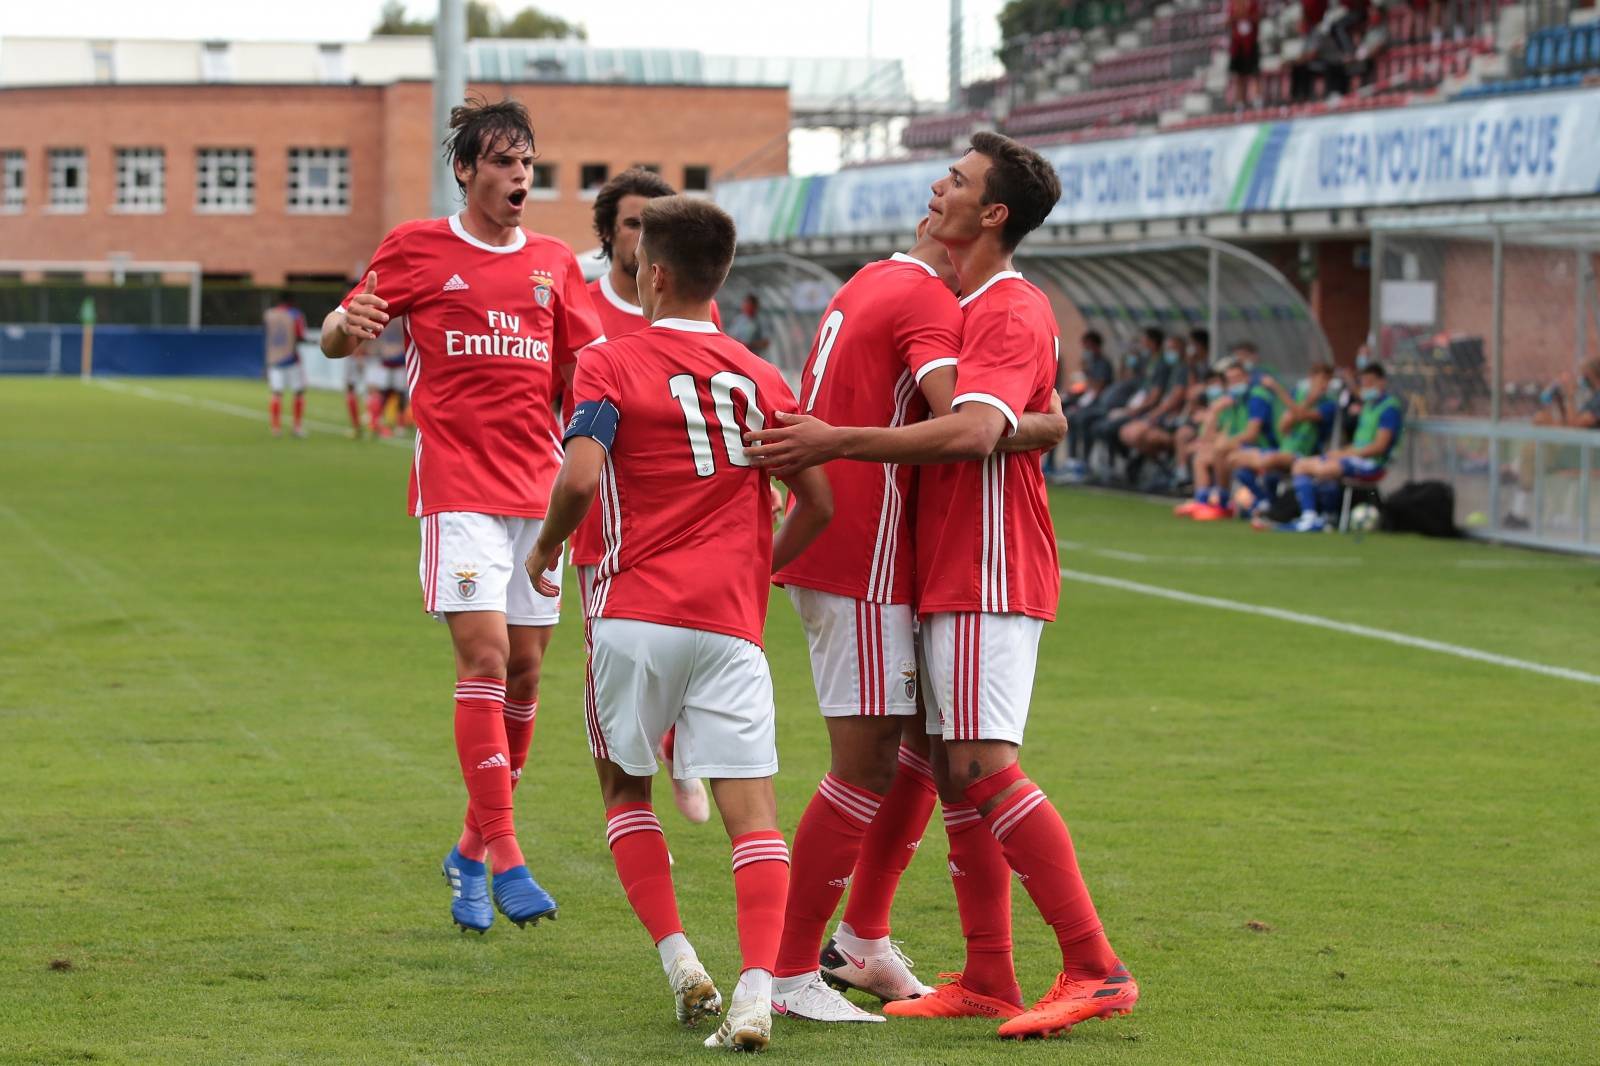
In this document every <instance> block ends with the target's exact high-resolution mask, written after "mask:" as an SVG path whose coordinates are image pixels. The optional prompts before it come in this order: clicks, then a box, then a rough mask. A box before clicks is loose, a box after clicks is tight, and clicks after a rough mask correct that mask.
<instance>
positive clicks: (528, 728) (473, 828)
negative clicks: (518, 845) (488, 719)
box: [456, 700, 539, 862]
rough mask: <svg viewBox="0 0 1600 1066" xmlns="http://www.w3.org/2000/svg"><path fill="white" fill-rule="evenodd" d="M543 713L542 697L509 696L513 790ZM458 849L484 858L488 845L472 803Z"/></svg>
mask: <svg viewBox="0 0 1600 1066" xmlns="http://www.w3.org/2000/svg"><path fill="white" fill-rule="evenodd" d="M538 715H539V701H538V700H526V701H523V700H507V701H506V709H505V719H506V747H507V748H509V749H510V750H509V751H508V752H507V754H508V755H509V756H510V758H511V790H512V791H513V792H515V791H516V788H517V784H518V782H520V781H521V780H522V768H523V767H524V766H526V765H527V762H528V748H529V747H531V746H532V744H533V724H534V721H535V719H537V717H538ZM456 850H457V851H459V852H460V853H461V857H462V858H463V859H472V860H474V861H476V862H482V861H483V856H484V854H485V852H486V849H485V847H484V844H483V832H482V831H481V830H480V829H479V828H478V821H477V819H476V818H474V817H473V816H472V805H471V804H470V803H469V804H468V805H467V816H466V818H465V819H464V820H463V822H462V828H461V839H460V840H459V841H458V842H457V843H456Z"/></svg>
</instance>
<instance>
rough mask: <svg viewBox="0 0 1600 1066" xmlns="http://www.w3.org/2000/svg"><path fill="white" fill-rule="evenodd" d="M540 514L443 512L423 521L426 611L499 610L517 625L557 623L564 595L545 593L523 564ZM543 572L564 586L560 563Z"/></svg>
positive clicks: (421, 571) (540, 523)
mask: <svg viewBox="0 0 1600 1066" xmlns="http://www.w3.org/2000/svg"><path fill="white" fill-rule="evenodd" d="M543 525H544V522H543V520H541V519H538V518H514V517H508V516H505V515H492V514H476V513H473V512H471V511H444V512H441V513H439V514H431V515H424V516H423V519H422V564H421V566H420V567H419V568H418V572H419V574H420V576H421V578H422V609H423V610H424V611H427V612H428V613H430V614H433V615H435V616H437V615H445V614H451V613H453V612H456V611H500V612H501V613H503V614H504V615H505V616H506V624H507V625H513V626H553V625H555V624H556V622H558V621H560V619H561V598H560V597H559V596H557V597H554V598H551V597H548V596H541V595H540V594H539V592H538V590H537V589H535V588H534V587H533V582H532V581H531V580H530V579H529V578H528V571H527V570H526V569H525V568H524V567H523V563H524V562H525V561H526V560H527V558H528V554H529V553H530V552H532V551H533V545H534V542H535V541H537V540H538V539H539V530H540V528H541V527H542V526H543ZM545 576H546V577H548V578H549V579H550V580H551V581H553V582H554V583H555V584H556V585H558V586H559V585H560V584H561V565H560V564H559V563H557V564H556V566H555V567H554V568H552V569H551V570H548V571H546V573H545Z"/></svg>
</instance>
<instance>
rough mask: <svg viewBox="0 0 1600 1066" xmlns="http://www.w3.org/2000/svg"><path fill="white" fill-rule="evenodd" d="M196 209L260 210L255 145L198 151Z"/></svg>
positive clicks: (196, 155) (195, 187) (221, 210)
mask: <svg viewBox="0 0 1600 1066" xmlns="http://www.w3.org/2000/svg"><path fill="white" fill-rule="evenodd" d="M194 159H195V178H194V189H195V201H194V205H195V208H196V210H199V211H211V212H218V213H224V212H249V211H254V210H255V209H256V153H255V150H254V149H251V148H202V149H200V150H199V151H198V152H196V153H195V156H194Z"/></svg>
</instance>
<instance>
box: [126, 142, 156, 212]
mask: <svg viewBox="0 0 1600 1066" xmlns="http://www.w3.org/2000/svg"><path fill="white" fill-rule="evenodd" d="M166 206H167V153H166V152H165V151H163V150H162V149H160V148H118V149H117V210H118V211H162V210H165V209H166Z"/></svg>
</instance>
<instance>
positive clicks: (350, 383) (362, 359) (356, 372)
mask: <svg viewBox="0 0 1600 1066" xmlns="http://www.w3.org/2000/svg"><path fill="white" fill-rule="evenodd" d="M341 362H343V363H344V367H343V368H342V369H343V370H344V387H345V388H347V389H359V388H361V386H362V385H363V384H365V382H366V380H367V357H366V356H364V355H347V356H345V357H344V359H342V360H341Z"/></svg>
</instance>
